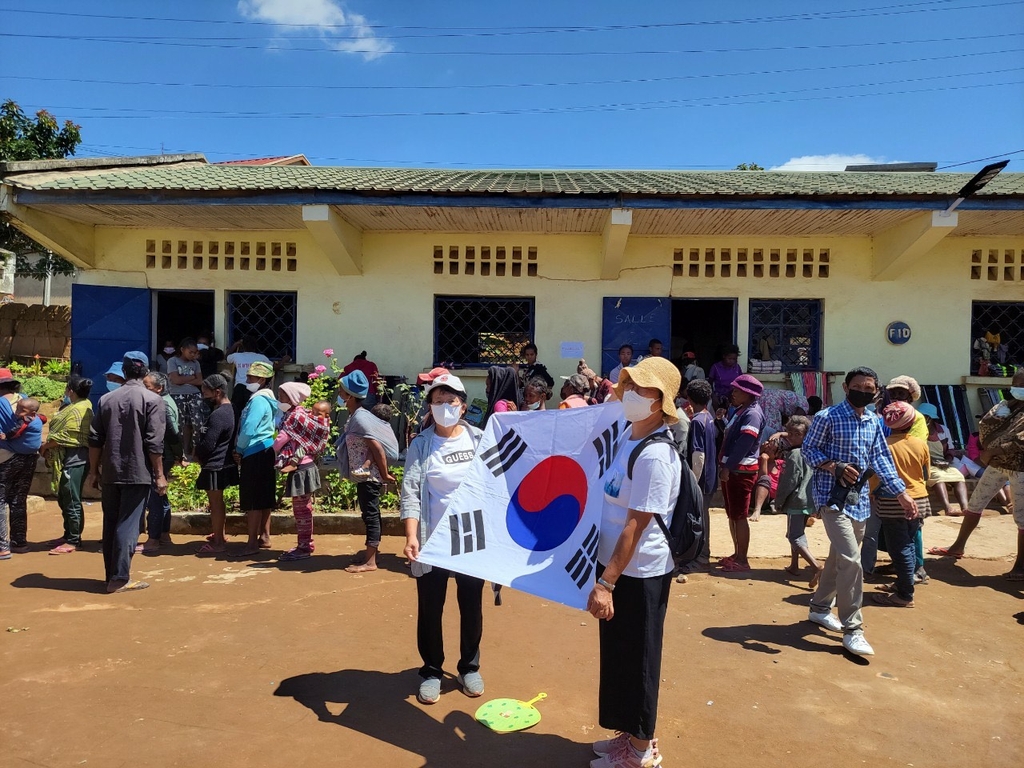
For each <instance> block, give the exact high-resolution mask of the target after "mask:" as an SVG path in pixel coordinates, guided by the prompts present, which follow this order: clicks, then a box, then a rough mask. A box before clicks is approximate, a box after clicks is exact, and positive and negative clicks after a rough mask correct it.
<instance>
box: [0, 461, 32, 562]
mask: <svg viewBox="0 0 1024 768" xmlns="http://www.w3.org/2000/svg"><path fill="white" fill-rule="evenodd" d="M38 459H39V454H37V453H16V454H14V455H13V456H11V457H10V458H9V459H8V460H7V461H5V462H4V463H3V464H0V514H3V511H2V508H3V506H5V505H6V506H7V508H8V509H9V510H10V537H11V546H12V547H24V546H25V545H27V544H28V492H29V489H30V488H31V487H32V476H33V474H35V471H36V461H37V460H38ZM4 549H6V547H4Z"/></svg>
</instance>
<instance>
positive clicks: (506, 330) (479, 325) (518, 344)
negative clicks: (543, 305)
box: [434, 296, 534, 367]
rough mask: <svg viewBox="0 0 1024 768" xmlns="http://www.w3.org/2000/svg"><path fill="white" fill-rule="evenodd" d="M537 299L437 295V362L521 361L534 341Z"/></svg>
mask: <svg viewBox="0 0 1024 768" xmlns="http://www.w3.org/2000/svg"><path fill="white" fill-rule="evenodd" d="M533 309H534V300H533V299H514V298H492V297H486V298H485V297H468V296H437V297H435V298H434V362H436V363H438V364H441V365H445V366H446V367H451V366H455V367H484V366H488V365H508V364H511V363H516V362H519V360H520V352H521V350H522V348H523V346H524V345H525V344H526V343H527V342H529V341H530V340H532V339H533Z"/></svg>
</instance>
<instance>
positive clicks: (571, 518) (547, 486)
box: [505, 456, 587, 552]
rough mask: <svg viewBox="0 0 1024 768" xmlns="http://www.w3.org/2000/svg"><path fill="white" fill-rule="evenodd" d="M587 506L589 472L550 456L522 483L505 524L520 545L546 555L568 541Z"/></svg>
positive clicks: (513, 495)
mask: <svg viewBox="0 0 1024 768" xmlns="http://www.w3.org/2000/svg"><path fill="white" fill-rule="evenodd" d="M586 506H587V475H586V473H585V472H584V471H583V469H582V468H581V467H580V465H579V464H577V463H576V462H575V461H573V460H572V459H570V458H568V457H567V456H549V457H548V458H546V459H544V460H543V461H541V462H540V463H539V464H537V466H535V467H534V468H533V469H531V470H530V472H529V473H528V474H527V475H526V477H524V478H523V480H522V482H520V483H519V487H518V488H516V491H515V493H514V494H512V499H511V500H510V501H509V504H508V511H507V512H506V514H505V525H506V526H507V527H508V532H509V535H510V536H512V539H513V541H515V542H516V544H518V545H519V546H521V547H523V548H524V549H529V550H532V551H534V552H547V551H549V550H552V549H554V548H555V547H557V546H559V545H561V544H562V543H563V542H565V540H566V539H568V538H569V536H570V535H571V534H572V532H573V530H574V529H575V528H576V526H577V525H578V524H579V522H580V519H581V518H582V517H583V510H584V509H586Z"/></svg>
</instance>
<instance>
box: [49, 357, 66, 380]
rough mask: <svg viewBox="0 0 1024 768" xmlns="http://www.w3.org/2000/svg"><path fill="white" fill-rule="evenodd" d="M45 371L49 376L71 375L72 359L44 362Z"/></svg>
mask: <svg viewBox="0 0 1024 768" xmlns="http://www.w3.org/2000/svg"><path fill="white" fill-rule="evenodd" d="M43 373H45V374H46V375H47V376H64V377H67V376H70V375H71V361H70V360H47V361H46V362H45V363H44V364H43Z"/></svg>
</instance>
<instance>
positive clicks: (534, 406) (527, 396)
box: [523, 376, 551, 411]
mask: <svg viewBox="0 0 1024 768" xmlns="http://www.w3.org/2000/svg"><path fill="white" fill-rule="evenodd" d="M550 399H551V387H550V386H548V383H547V382H546V381H545V380H544V379H542V378H541V377H540V376H534V377H533V378H532V379H530V380H529V381H528V382H526V387H525V388H524V389H523V410H524V411H544V410H547V407H546V405H545V404H546V403H547V401H548V400H550Z"/></svg>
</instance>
